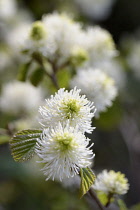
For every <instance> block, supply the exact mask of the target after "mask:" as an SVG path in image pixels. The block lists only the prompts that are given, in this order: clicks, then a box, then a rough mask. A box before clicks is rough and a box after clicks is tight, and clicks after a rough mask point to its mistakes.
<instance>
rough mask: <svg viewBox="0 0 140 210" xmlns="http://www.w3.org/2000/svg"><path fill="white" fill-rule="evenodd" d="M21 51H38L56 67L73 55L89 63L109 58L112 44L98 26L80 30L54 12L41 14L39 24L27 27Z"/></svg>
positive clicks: (30, 52)
mask: <svg viewBox="0 0 140 210" xmlns="http://www.w3.org/2000/svg"><path fill="white" fill-rule="evenodd" d="M36 37H39V38H36ZM75 49H76V50H75ZM77 49H78V50H77ZM22 50H23V51H26V52H28V53H29V54H30V55H32V53H34V52H39V53H41V55H42V56H44V57H45V58H47V59H48V61H50V62H55V65H57V66H59V67H61V66H62V65H63V64H65V63H67V62H68V61H71V57H73V55H74V56H76V58H79V57H81V56H82V59H83V61H87V60H88V61H89V62H90V63H91V61H92V62H95V61H97V60H101V59H111V58H112V57H114V56H115V55H116V49H115V45H114V42H113V39H112V37H111V35H110V33H109V32H108V31H106V30H104V29H102V28H100V27H90V28H87V29H85V30H84V29H83V28H82V25H81V24H80V23H78V22H75V21H73V20H72V18H70V17H68V16H67V15H65V14H58V13H53V14H49V15H45V16H43V18H42V21H40V22H38V21H37V22H35V23H33V24H32V25H31V27H30V30H29V32H28V35H27V37H26V38H25V40H24V46H23V48H22ZM81 52H82V53H81ZM88 57H89V59H88Z"/></svg>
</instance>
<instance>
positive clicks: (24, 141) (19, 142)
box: [10, 130, 42, 162]
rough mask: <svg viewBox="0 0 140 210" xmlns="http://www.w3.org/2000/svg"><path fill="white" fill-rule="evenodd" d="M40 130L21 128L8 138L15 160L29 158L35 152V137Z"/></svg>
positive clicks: (38, 134) (39, 133)
mask: <svg viewBox="0 0 140 210" xmlns="http://www.w3.org/2000/svg"><path fill="white" fill-rule="evenodd" d="M41 133H42V130H22V131H19V132H18V133H16V134H15V135H14V136H13V138H12V139H11V140H10V147H11V151H12V155H13V158H14V160H15V161H17V162H23V161H26V160H29V159H30V158H31V157H32V156H33V155H34V152H35V146H36V142H37V139H39V138H40V135H41Z"/></svg>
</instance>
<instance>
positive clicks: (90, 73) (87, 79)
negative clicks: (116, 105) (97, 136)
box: [71, 68, 117, 117]
mask: <svg viewBox="0 0 140 210" xmlns="http://www.w3.org/2000/svg"><path fill="white" fill-rule="evenodd" d="M75 85H76V86H77V87H78V88H80V89H81V92H82V93H83V94H85V95H86V96H87V98H88V99H89V100H91V101H93V102H94V105H95V107H96V108H97V111H96V114H95V116H96V117H98V116H99V113H100V112H102V111H105V110H106V109H107V107H109V106H111V105H112V100H113V99H114V98H115V97H116V95H117V89H116V87H115V85H114V80H113V79H111V78H110V77H108V76H107V75H106V74H105V73H104V72H103V71H101V70H99V69H92V68H89V69H79V71H78V73H77V75H76V76H75V77H74V78H73V79H72V80H71V87H74V86H75Z"/></svg>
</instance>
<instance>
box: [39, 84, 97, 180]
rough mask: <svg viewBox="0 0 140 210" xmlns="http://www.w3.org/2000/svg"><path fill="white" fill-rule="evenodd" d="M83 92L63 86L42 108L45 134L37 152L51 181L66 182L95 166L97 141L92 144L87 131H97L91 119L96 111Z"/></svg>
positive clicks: (41, 120)
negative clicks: (84, 169) (92, 160)
mask: <svg viewBox="0 0 140 210" xmlns="http://www.w3.org/2000/svg"><path fill="white" fill-rule="evenodd" d="M79 93H80V90H78V89H76V88H74V89H72V90H70V91H69V92H68V91H67V90H65V89H64V88H62V89H60V90H59V91H58V93H56V94H55V96H51V98H50V99H47V100H46V104H45V106H40V108H39V112H40V114H41V119H40V123H41V124H43V133H42V137H41V140H38V144H37V148H36V153H37V155H38V156H39V157H40V158H41V159H42V160H41V161H40V162H41V163H43V164H44V168H43V169H42V170H43V172H44V174H45V175H46V176H47V178H46V179H47V180H48V179H52V180H54V179H56V180H58V179H60V181H62V180H63V179H64V178H67V177H68V178H69V177H73V176H75V175H76V174H79V169H80V168H84V167H88V166H89V165H91V159H92V158H93V156H94V155H93V152H92V150H91V147H92V145H93V144H91V145H90V146H89V141H90V140H89V139H88V138H86V137H85V135H84V133H85V132H89V133H90V132H91V131H92V130H93V128H92V127H91V119H92V117H93V116H94V111H95V110H94V106H93V103H91V102H90V101H88V100H87V99H86V97H85V96H80V94H79ZM92 111H93V112H92ZM44 127H45V128H44Z"/></svg>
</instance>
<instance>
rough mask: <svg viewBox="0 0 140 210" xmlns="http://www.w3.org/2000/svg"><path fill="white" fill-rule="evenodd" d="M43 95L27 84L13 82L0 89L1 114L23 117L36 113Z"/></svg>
mask: <svg viewBox="0 0 140 210" xmlns="http://www.w3.org/2000/svg"><path fill="white" fill-rule="evenodd" d="M42 99H43V94H42V91H41V90H40V89H39V88H36V87H34V86H32V85H30V84H29V83H23V82H18V81H13V82H9V83H6V84H5V85H4V86H3V88H2V93H1V97H0V108H1V110H2V111H3V112H7V113H12V114H14V115H18V114H20V115H24V114H29V113H32V112H33V111H36V110H35V109H37V107H38V106H39V104H40V103H42Z"/></svg>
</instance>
